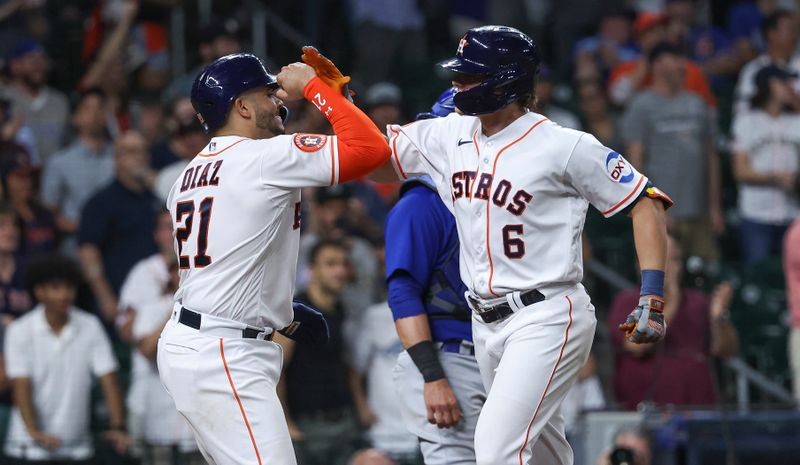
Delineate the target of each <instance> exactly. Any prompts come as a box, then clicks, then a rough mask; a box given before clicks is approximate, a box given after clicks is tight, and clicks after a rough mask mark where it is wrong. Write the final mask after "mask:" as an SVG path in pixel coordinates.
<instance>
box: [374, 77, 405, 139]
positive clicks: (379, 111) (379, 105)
mask: <svg viewBox="0 0 800 465" xmlns="http://www.w3.org/2000/svg"><path fill="white" fill-rule="evenodd" d="M402 104H403V92H402V91H401V90H400V88H399V87H397V85H395V84H392V83H391V82H378V83H375V84H373V85H371V86H370V87H369V88H368V89H367V91H366V92H365V97H364V105H365V106H366V113H367V116H369V117H370V119H371V120H372V122H373V123H375V126H377V127H379V128H385V127H386V126H387V125H389V124H397V123H399V122H402V121H403V109H402V107H401V105H402Z"/></svg>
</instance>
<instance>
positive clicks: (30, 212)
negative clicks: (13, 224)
mask: <svg viewBox="0 0 800 465" xmlns="http://www.w3.org/2000/svg"><path fill="white" fill-rule="evenodd" d="M38 171H39V170H38V169H35V168H33V167H32V166H30V164H28V162H27V158H26V157H24V156H19V157H13V158H12V157H8V158H0V181H2V186H3V188H2V192H3V197H4V198H5V199H6V200H7V201H8V203H9V204H10V205H11V206H12V207H13V208H14V210H15V211H16V214H17V216H18V217H19V221H20V224H21V226H22V251H24V254H25V255H28V256H31V255H36V254H40V253H50V252H54V251H55V248H56V246H57V240H58V229H57V227H56V220H55V217H54V216H53V213H52V212H51V211H50V210H48V209H47V208H45V207H43V206H42V205H41V204H40V203H39V200H38V198H37V197H36V193H35V192H34V184H35V182H36V179H35V178H36V175H37V174H38Z"/></svg>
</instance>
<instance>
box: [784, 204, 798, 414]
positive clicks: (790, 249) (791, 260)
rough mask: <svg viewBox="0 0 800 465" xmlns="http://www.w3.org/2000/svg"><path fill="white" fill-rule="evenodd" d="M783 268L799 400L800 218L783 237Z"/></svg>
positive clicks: (792, 366)
mask: <svg viewBox="0 0 800 465" xmlns="http://www.w3.org/2000/svg"><path fill="white" fill-rule="evenodd" d="M783 270H784V275H785V276H786V295H787V299H786V300H787V301H788V304H789V317H790V318H789V324H790V326H791V331H790V333H789V347H788V349H789V368H790V369H791V370H792V388H793V389H792V391H793V392H794V398H795V399H797V401H798V402H800V218H798V219H796V220H795V221H794V223H792V225H791V226H790V227H789V230H788V231H787V232H786V236H784V239H783Z"/></svg>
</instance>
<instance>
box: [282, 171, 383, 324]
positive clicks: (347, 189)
mask: <svg viewBox="0 0 800 465" xmlns="http://www.w3.org/2000/svg"><path fill="white" fill-rule="evenodd" d="M352 198H353V192H352V187H351V186H349V185H347V184H340V185H336V186H333V187H327V188H320V189H317V191H316V192H315V195H314V202H313V203H312V204H311V205H310V207H311V208H310V214H309V215H308V216H307V218H308V220H309V224H308V229H307V230H306V231H305V233H304V234H303V235H302V236H301V237H300V255H299V258H298V263H297V272H298V287H300V288H302V287H304V286H305V285H306V283H308V279H309V276H310V260H309V257H310V250H311V249H312V247H313V246H314V244H316V243H317V242H319V241H320V240H338V241H342V242H343V243H344V245H345V247H347V250H348V252H349V259H350V264H351V267H352V269H351V275H350V277H349V278H350V279H349V283H348V286H347V288H346V289H345V290H344V291H343V292H342V301H343V302H344V307H345V309H346V311H347V312H348V317H349V316H355V314H358V313H359V312H361V311H362V310H364V309H365V308H367V307H368V306H369V305H372V304H374V303H375V302H377V301H378V299H377V298H376V296H375V295H374V290H375V289H374V286H375V277H376V276H377V273H378V261H377V259H376V257H375V253H374V251H373V249H372V245H371V244H370V243H369V242H367V241H366V240H364V239H362V238H360V237H357V236H354V235H353V234H352V230H351V228H352V224H353V222H352V221H351V220H350V218H351V217H352V214H351V210H350V208H351V207H350V205H351V204H352V203H353V202H352ZM350 312H352V313H353V314H352V315H351V313H350Z"/></svg>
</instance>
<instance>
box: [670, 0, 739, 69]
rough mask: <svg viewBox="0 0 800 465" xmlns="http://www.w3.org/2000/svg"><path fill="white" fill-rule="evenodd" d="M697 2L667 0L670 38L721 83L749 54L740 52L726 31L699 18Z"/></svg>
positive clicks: (695, 0) (694, 0)
mask: <svg viewBox="0 0 800 465" xmlns="http://www.w3.org/2000/svg"><path fill="white" fill-rule="evenodd" d="M697 4H698V1H697V0H667V2H666V5H665V8H664V12H665V13H666V15H667V17H668V18H669V24H668V26H667V40H668V41H669V42H671V43H673V44H676V45H679V46H682V47H684V48H685V49H686V50H687V52H688V56H689V58H690V59H691V60H693V61H694V62H696V63H697V64H698V65H700V66H701V67H702V68H703V73H704V74H705V75H706V76H707V77H708V78H709V79H710V80H711V81H712V82H719V81H720V80H721V79H722V78H725V77H730V76H733V75H735V74H736V72H737V71H739V68H740V67H741V66H742V65H743V64H744V63H745V58H746V57H742V56H741V55H739V54H738V53H737V52H736V50H735V49H734V48H733V46H732V45H731V42H730V40H729V38H728V35H727V34H726V33H725V31H723V30H721V29H719V28H716V27H713V26H710V25H708V24H707V23H705V22H701V21H698V19H699V18H698V15H697ZM747 57H749V55H748V56H747Z"/></svg>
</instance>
